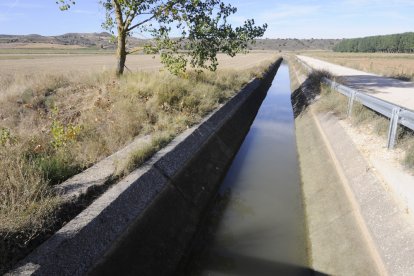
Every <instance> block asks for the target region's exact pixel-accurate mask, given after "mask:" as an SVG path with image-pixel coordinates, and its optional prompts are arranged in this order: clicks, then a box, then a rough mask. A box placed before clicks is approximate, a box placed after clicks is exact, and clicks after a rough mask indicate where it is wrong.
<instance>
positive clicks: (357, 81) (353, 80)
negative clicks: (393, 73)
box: [343, 75, 414, 93]
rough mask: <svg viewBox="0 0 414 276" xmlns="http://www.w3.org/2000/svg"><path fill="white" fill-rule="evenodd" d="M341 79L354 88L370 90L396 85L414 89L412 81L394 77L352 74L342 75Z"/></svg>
mask: <svg viewBox="0 0 414 276" xmlns="http://www.w3.org/2000/svg"><path fill="white" fill-rule="evenodd" d="M343 80H344V81H345V82H346V83H347V85H348V86H349V87H352V88H354V89H369V90H370V92H371V89H372V88H388V87H397V88H411V89H414V83H413V82H407V81H402V80H398V79H394V78H385V77H383V76H371V75H353V76H344V77H343ZM379 92H381V91H378V92H377V93H379ZM373 93H375V92H373ZM381 93H383V92H381Z"/></svg>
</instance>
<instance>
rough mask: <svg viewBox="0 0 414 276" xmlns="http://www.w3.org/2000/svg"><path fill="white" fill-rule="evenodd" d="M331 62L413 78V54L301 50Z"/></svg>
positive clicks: (383, 73)
mask: <svg viewBox="0 0 414 276" xmlns="http://www.w3.org/2000/svg"><path fill="white" fill-rule="evenodd" d="M302 54H303V55H306V56H310V57H314V58H318V59H321V60H325V61H328V62H331V63H335V64H339V65H342V66H346V67H350V68H354V69H357V70H361V71H365V72H370V73H374V74H378V75H383V76H387V77H392V78H398V79H401V80H414V54H388V53H336V52H327V51H313V52H310V51H308V52H303V53H302Z"/></svg>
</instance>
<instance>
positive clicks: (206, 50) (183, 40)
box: [56, 0, 267, 75]
mask: <svg viewBox="0 0 414 276" xmlns="http://www.w3.org/2000/svg"><path fill="white" fill-rule="evenodd" d="M56 3H57V4H59V5H60V9H61V10H68V9H69V8H70V7H71V5H73V4H75V1H72V0H58V1H57V2H56ZM99 3H100V4H101V5H102V6H103V7H104V8H105V11H106V18H105V21H104V23H103V24H102V27H104V28H105V29H107V30H109V31H111V32H112V33H113V34H114V32H113V29H114V28H115V27H116V38H117V69H116V73H117V75H121V74H123V72H124V67H125V61H126V57H127V55H128V54H129V53H130V51H128V50H127V47H126V42H127V37H129V36H131V35H132V32H133V31H138V32H144V33H149V34H151V35H152V37H153V38H154V40H153V41H152V44H148V45H146V47H145V50H146V52H148V53H159V54H160V56H161V62H162V63H163V64H164V65H165V66H166V67H167V68H168V69H169V70H170V71H171V72H172V73H174V74H181V73H183V72H184V71H185V69H186V67H187V64H188V63H190V64H191V66H192V67H195V68H205V69H210V70H215V69H216V68H217V65H218V62H217V54H218V53H219V52H223V53H226V54H228V55H230V56H235V55H236V54H237V53H240V52H244V51H246V49H247V45H248V43H249V42H253V41H254V39H255V38H257V37H261V36H263V34H264V32H265V31H266V28H267V24H264V25H263V26H255V23H254V20H253V19H249V20H247V21H245V22H244V25H243V26H241V27H236V28H233V27H232V26H231V24H229V23H228V22H227V19H228V17H229V16H230V15H232V14H234V13H236V12H237V8H235V7H233V6H231V5H230V4H228V5H226V4H224V3H223V2H222V1H221V0H100V1H99ZM172 31H175V32H176V33H177V32H178V33H179V34H180V35H179V37H176V38H171V36H170V34H171V32H172Z"/></svg>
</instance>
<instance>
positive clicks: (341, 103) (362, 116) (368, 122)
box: [289, 53, 414, 172]
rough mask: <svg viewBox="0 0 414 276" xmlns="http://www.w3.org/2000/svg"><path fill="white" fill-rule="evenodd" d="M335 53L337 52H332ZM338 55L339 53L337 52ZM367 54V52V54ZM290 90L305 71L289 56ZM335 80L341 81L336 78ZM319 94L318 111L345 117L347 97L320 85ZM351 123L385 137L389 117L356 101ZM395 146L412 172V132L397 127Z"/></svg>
mask: <svg viewBox="0 0 414 276" xmlns="http://www.w3.org/2000/svg"><path fill="white" fill-rule="evenodd" d="M332 54H334V55H337V54H338V53H332ZM339 55H340V54H339ZM368 55H369V54H368ZM289 63H290V65H291V66H290V69H291V76H293V78H292V82H291V85H292V91H294V90H295V89H297V88H298V87H299V85H300V83H301V82H300V80H299V76H300V75H303V76H306V75H307V72H306V70H304V68H303V67H302V66H301V64H299V63H298V62H297V61H296V59H295V58H294V57H289ZM315 75H316V76H317V75H318V74H312V76H308V78H309V77H311V78H312V77H315ZM337 82H341V80H340V79H337ZM320 91H321V94H320V98H319V100H318V101H317V102H316V103H315V108H316V110H317V111H319V112H332V113H334V114H335V115H336V116H337V117H339V118H341V119H346V118H347V108H348V98H347V97H345V96H343V95H342V94H340V93H338V92H336V91H334V90H332V89H331V88H330V87H328V86H325V85H321V89H320ZM348 120H350V121H351V122H352V124H353V125H354V126H355V127H357V128H359V129H360V130H362V131H364V132H365V133H369V134H371V135H378V136H381V137H383V138H384V139H386V137H387V134H388V128H389V119H388V118H385V117H384V116H382V115H381V114H378V113H376V112H375V111H373V110H371V109H369V108H367V107H365V106H363V105H362V104H360V103H358V102H354V105H353V110H352V114H351V117H350V118H349V119H348ZM397 139H398V143H397V145H396V146H397V147H398V148H400V149H402V150H403V151H404V152H405V157H404V158H403V159H402V160H401V161H402V163H403V164H404V165H405V166H406V167H407V168H408V169H409V170H410V171H411V172H414V132H413V131H412V130H409V129H407V128H405V127H401V126H399V127H398V134H397Z"/></svg>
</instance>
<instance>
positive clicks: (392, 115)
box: [297, 58, 414, 149]
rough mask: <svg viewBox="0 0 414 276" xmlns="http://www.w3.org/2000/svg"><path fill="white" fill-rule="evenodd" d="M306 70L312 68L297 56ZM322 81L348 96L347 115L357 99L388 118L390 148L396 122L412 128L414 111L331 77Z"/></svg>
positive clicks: (388, 142) (350, 112) (393, 144)
mask: <svg viewBox="0 0 414 276" xmlns="http://www.w3.org/2000/svg"><path fill="white" fill-rule="evenodd" d="M297 60H298V61H299V63H301V64H302V65H303V66H304V67H305V68H306V70H307V71H308V72H312V71H313V68H312V67H310V66H309V65H308V64H307V63H306V62H304V61H302V60H300V59H299V58H297ZM322 81H323V82H324V83H325V84H327V85H329V86H330V87H331V88H332V89H333V90H335V91H338V92H339V93H341V94H342V95H344V96H346V97H348V110H347V116H348V117H349V116H351V115H352V107H353V105H354V102H355V101H357V102H359V103H361V104H362V105H364V106H366V107H368V108H369V109H372V110H374V111H376V112H378V113H380V114H382V115H383V116H385V117H387V118H388V119H390V126H389V128H388V140H387V147H388V149H392V148H394V146H395V143H396V138H397V128H398V124H400V125H403V126H405V127H407V128H409V129H411V130H414V112H413V111H411V110H408V109H405V108H403V107H401V106H399V105H395V104H392V103H390V102H387V101H384V100H381V99H379V98H377V97H374V96H371V95H368V94H366V93H365V92H363V91H360V90H357V89H353V88H350V87H348V86H345V85H343V84H339V83H337V82H335V81H333V80H331V79H328V78H323V79H322Z"/></svg>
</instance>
